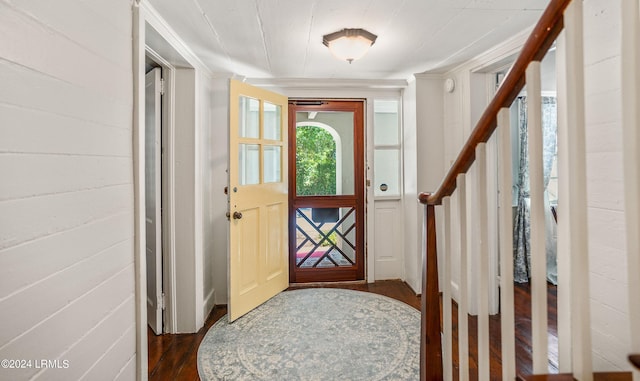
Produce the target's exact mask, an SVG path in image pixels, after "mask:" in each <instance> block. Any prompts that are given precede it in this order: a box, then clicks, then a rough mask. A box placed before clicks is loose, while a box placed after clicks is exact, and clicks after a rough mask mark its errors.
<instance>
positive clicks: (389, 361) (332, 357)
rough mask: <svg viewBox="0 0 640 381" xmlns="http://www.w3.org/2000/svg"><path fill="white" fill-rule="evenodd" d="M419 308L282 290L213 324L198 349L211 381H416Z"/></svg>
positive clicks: (202, 370) (350, 294)
mask: <svg viewBox="0 0 640 381" xmlns="http://www.w3.org/2000/svg"><path fill="white" fill-rule="evenodd" d="M419 354H420V313H419V312H418V311H417V310H416V309H414V308H412V307H411V306H409V305H407V304H405V303H402V302H399V301H397V300H395V299H391V298H388V297H385V296H380V295H376V294H371V293H367V292H362V291H352V290H341V289H328V288H315V289H302V290H294V291H285V292H282V293H280V294H278V295H277V296H275V297H273V298H272V299H271V300H269V301H268V302H266V303H265V304H263V305H261V306H260V307H258V308H256V309H255V310H253V311H251V312H250V313H248V314H247V315H245V316H244V317H242V318H240V319H238V320H236V321H235V322H233V323H231V324H229V322H228V320H227V316H225V317H223V318H222V319H220V320H219V321H218V322H216V323H215V324H214V325H213V326H212V327H211V329H210V330H209V332H207V335H206V336H205V338H204V339H203V341H202V343H201V344H200V348H199V349H198V373H199V375H200V378H201V379H202V380H203V381H210V380H233V381H238V380H269V381H293V380H301V381H303V380H304V381H315V380H318V381H320V380H322V381H325V380H353V381H355V380H367V381H371V380H417V379H419V378H420V377H419V367H420V365H419V359H418V357H419Z"/></svg>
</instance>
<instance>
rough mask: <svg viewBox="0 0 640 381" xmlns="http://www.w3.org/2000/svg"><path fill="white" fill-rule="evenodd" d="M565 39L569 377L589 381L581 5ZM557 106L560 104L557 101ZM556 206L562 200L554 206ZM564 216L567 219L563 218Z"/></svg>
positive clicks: (573, 11)
mask: <svg viewBox="0 0 640 381" xmlns="http://www.w3.org/2000/svg"><path fill="white" fill-rule="evenodd" d="M564 31H565V38H566V43H567V44H566V67H567V73H566V84H565V85H564V86H565V89H567V94H566V113H567V114H566V115H567V126H566V127H567V140H566V141H565V144H564V145H563V146H560V147H558V150H561V149H566V150H567V159H568V168H569V171H568V173H567V174H566V175H565V174H561V173H560V174H559V176H558V177H559V178H563V177H567V180H568V181H567V185H568V192H569V194H570V195H571V196H570V197H569V198H568V199H567V202H566V203H563V204H562V205H564V206H560V207H561V208H562V209H560V210H561V212H560V213H562V215H563V217H562V218H561V219H560V221H562V220H565V219H566V220H567V222H568V224H569V249H570V252H571V271H572V272H571V314H572V316H571V322H572V323H571V328H572V351H573V361H572V364H573V374H574V377H575V378H576V379H578V380H584V381H592V380H593V365H592V361H593V360H592V349H591V308H590V306H591V303H590V297H589V295H590V291H589V245H588V242H587V240H586V239H585V237H588V234H589V230H588V226H587V221H588V211H587V171H586V132H585V100H584V44H583V32H584V27H583V12H582V1H572V2H571V3H570V4H569V6H568V7H567V9H566V10H565V13H564ZM559 101H560V100H559ZM558 201H559V202H560V200H558ZM564 216H566V217H564Z"/></svg>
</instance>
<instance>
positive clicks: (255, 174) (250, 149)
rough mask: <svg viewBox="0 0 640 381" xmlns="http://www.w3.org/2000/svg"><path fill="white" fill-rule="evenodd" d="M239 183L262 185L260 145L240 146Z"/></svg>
mask: <svg viewBox="0 0 640 381" xmlns="http://www.w3.org/2000/svg"><path fill="white" fill-rule="evenodd" d="M238 183H239V184H240V185H252V184H259V183H260V145H259V144H239V147H238Z"/></svg>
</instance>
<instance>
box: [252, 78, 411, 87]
mask: <svg viewBox="0 0 640 381" xmlns="http://www.w3.org/2000/svg"><path fill="white" fill-rule="evenodd" d="M246 82H247V83H249V84H251V85H254V86H258V87H264V88H269V87H277V88H289V89H330V88H339V89H403V88H405V87H407V86H408V82H407V81H406V80H404V79H337V78H322V79H316V78H246Z"/></svg>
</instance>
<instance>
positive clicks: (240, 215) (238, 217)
mask: <svg viewBox="0 0 640 381" xmlns="http://www.w3.org/2000/svg"><path fill="white" fill-rule="evenodd" d="M241 218H242V213H240V212H233V219H234V220H239V219H241Z"/></svg>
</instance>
